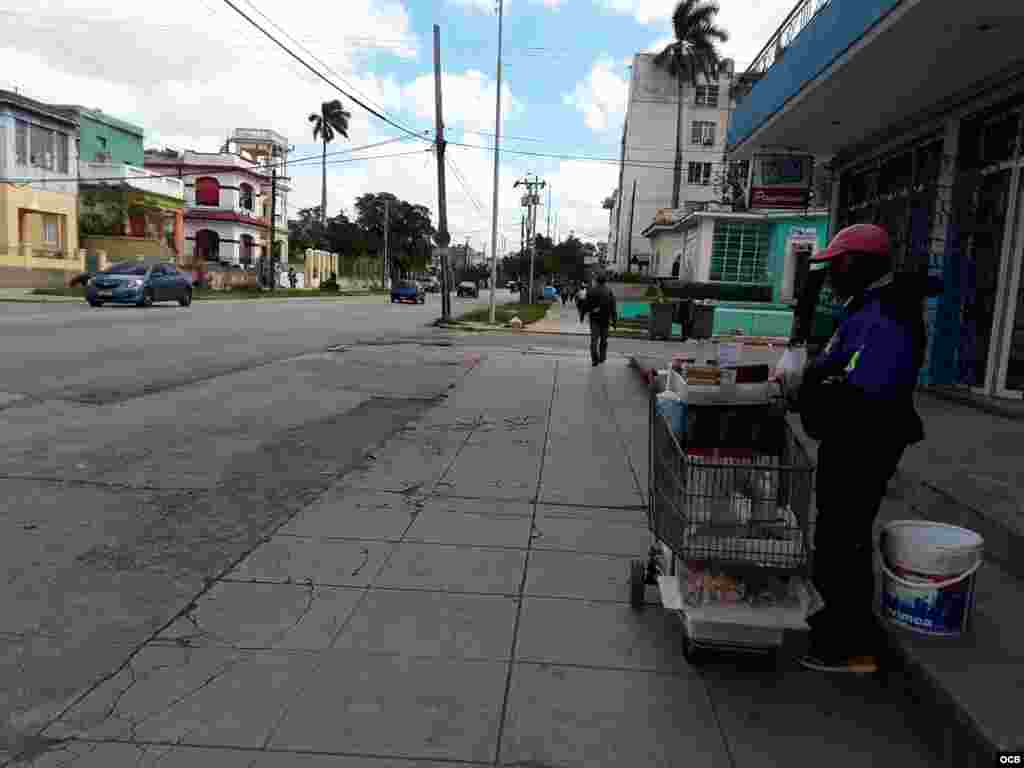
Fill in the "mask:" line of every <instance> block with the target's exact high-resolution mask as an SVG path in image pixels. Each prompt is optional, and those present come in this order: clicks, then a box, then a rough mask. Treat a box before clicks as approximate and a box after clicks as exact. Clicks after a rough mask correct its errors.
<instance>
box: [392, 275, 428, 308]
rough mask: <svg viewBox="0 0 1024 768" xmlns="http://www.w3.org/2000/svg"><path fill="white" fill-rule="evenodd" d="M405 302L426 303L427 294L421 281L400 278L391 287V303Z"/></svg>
mask: <svg viewBox="0 0 1024 768" xmlns="http://www.w3.org/2000/svg"><path fill="white" fill-rule="evenodd" d="M403 302H408V303H411V304H426V303H427V295H426V294H425V293H424V292H423V288H422V287H421V286H420V284H419V283H417V282H414V281H412V280H400V281H399V282H397V283H395V286H394V287H393V288H392V289H391V303H392V304H396V303H398V304H401V303H403Z"/></svg>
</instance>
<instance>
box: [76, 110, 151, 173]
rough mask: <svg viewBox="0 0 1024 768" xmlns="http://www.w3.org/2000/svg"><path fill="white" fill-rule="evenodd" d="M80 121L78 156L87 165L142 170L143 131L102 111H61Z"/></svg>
mask: <svg viewBox="0 0 1024 768" xmlns="http://www.w3.org/2000/svg"><path fill="white" fill-rule="evenodd" d="M58 109H60V110H61V111H62V112H65V113H67V114H71V115H72V116H74V117H75V118H77V120H78V124H79V126H80V127H79V134H78V142H79V144H78V156H79V158H80V160H81V162H83V163H106V164H115V165H121V164H123V165H132V166H135V167H137V168H142V166H143V162H144V159H145V158H144V155H143V142H142V139H143V134H144V131H143V129H142V128H141V127H140V126H138V125H135V124H133V123H129V122H128V121H126V120H121V119H120V118H117V117H114V116H113V115H108V114H107V113H106V112H104V111H103V110H100V109H87V108H85V107H80V106H75V105H67V106H60V107H58Z"/></svg>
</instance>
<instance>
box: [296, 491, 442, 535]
mask: <svg viewBox="0 0 1024 768" xmlns="http://www.w3.org/2000/svg"><path fill="white" fill-rule="evenodd" d="M423 505H424V499H423V498H422V497H416V496H406V495H403V494H398V493H378V492H374V491H363V490H358V489H353V488H349V487H348V486H347V484H346V485H342V486H336V487H334V488H331V489H330V490H328V491H327V492H326V493H325V494H324V495H323V496H322V497H320V499H318V500H317V501H316V502H314V503H313V504H312V505H310V506H309V507H307V508H306V509H304V510H302V511H301V512H299V513H298V514H297V515H296V516H295V517H294V518H292V519H291V521H289V522H288V523H287V524H286V525H285V526H284V527H282V528H281V530H280V533H283V534H289V535H294V536H302V537H307V538H349V539H385V540H398V539H400V538H401V537H402V534H404V533H405V531H406V530H407V529H408V528H409V526H410V525H412V523H413V522H414V521H415V520H416V518H417V516H418V515H419V514H420V512H421V510H422V509H423Z"/></svg>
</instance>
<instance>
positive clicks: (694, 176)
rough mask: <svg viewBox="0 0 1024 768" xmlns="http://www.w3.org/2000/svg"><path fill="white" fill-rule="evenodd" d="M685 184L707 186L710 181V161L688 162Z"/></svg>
mask: <svg viewBox="0 0 1024 768" xmlns="http://www.w3.org/2000/svg"><path fill="white" fill-rule="evenodd" d="M686 182H687V184H699V185H703V186H707V185H708V184H710V183H711V163H688V164H687V172H686Z"/></svg>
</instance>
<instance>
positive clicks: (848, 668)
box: [798, 654, 878, 675]
mask: <svg viewBox="0 0 1024 768" xmlns="http://www.w3.org/2000/svg"><path fill="white" fill-rule="evenodd" d="M798 663H799V664H800V666H801V667H803V668H804V669H812V670H814V671H815V672H836V673H839V672H845V673H847V674H855V675H873V674H875V673H876V672H878V659H877V657H875V656H846V657H841V658H825V657H821V656H817V655H814V654H808V655H806V656H802V657H801V658H800V659H799V662H798Z"/></svg>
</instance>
